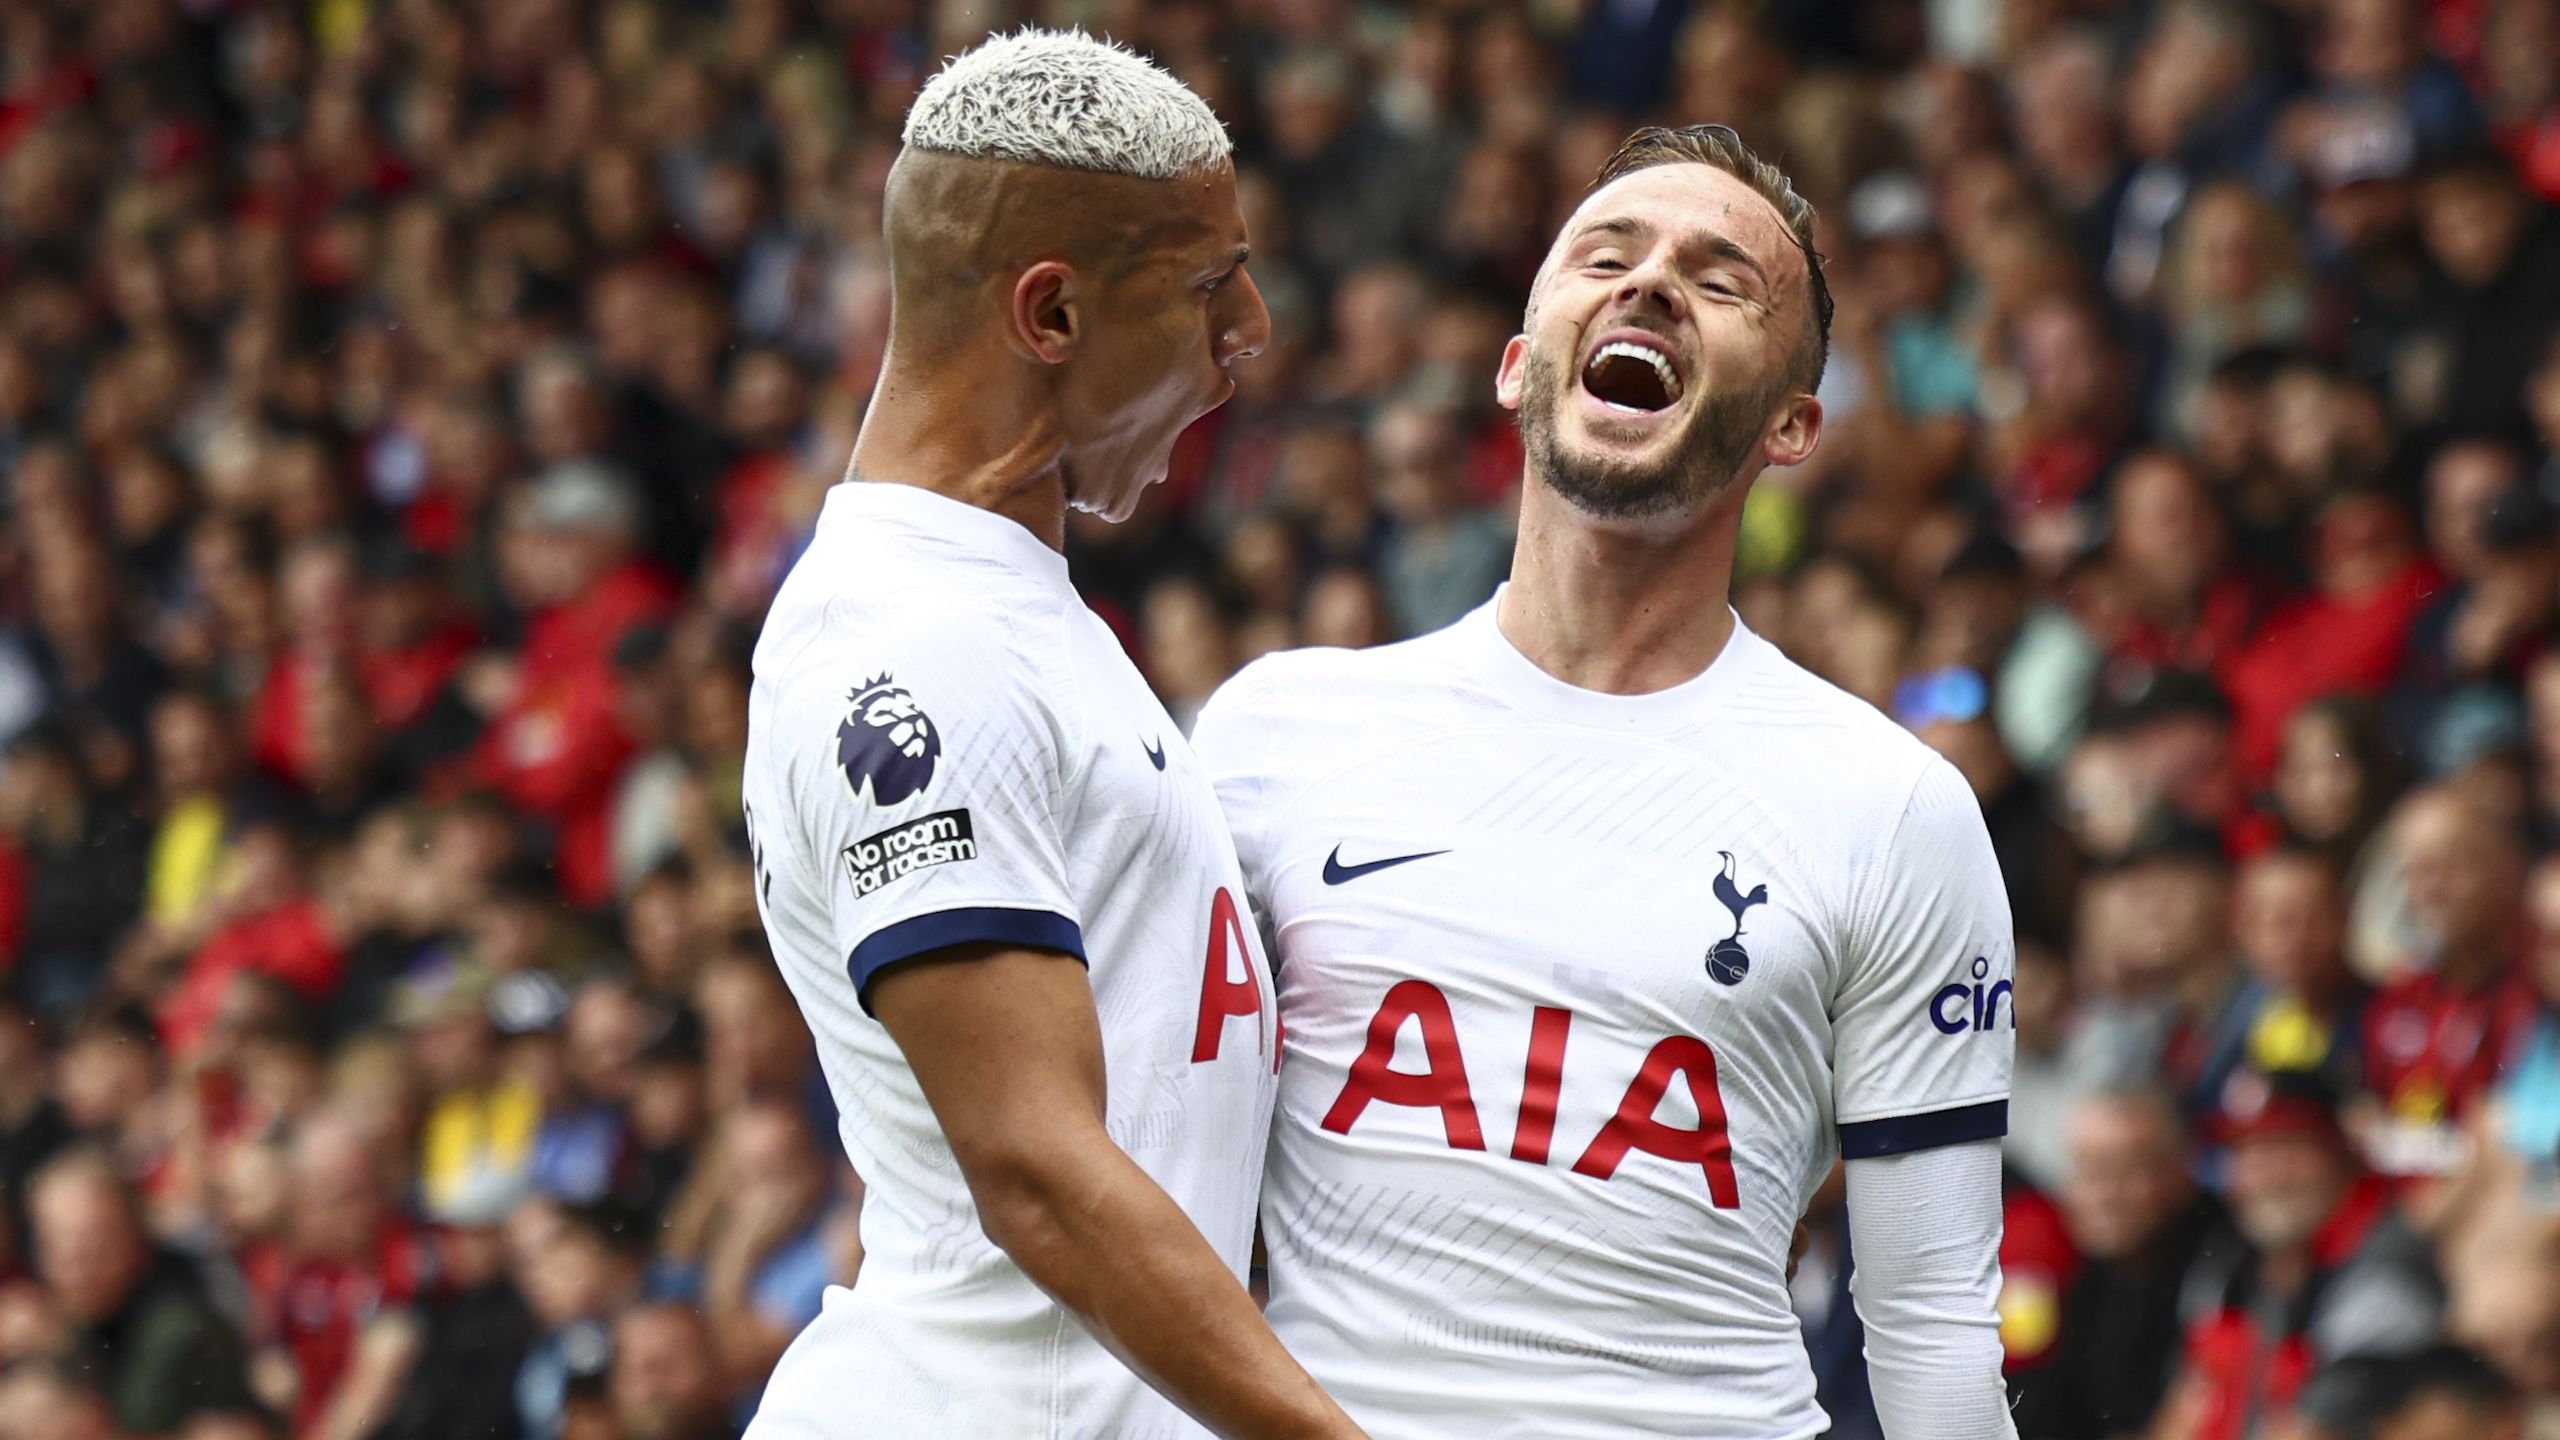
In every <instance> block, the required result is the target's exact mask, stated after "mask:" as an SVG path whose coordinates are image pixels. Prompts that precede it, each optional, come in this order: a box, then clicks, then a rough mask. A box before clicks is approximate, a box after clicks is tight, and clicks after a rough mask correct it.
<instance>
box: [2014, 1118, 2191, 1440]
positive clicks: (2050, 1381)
mask: <svg viewBox="0 0 2560 1440" xmlns="http://www.w3.org/2000/svg"><path fill="white" fill-rule="evenodd" d="M2185 1139H2186V1137H2185V1132H2184V1127H2183V1125H2182V1124H2181V1122H2180V1121H2179V1118H2178V1112H2177V1107H2176V1105H2175V1103H2174V1102H2173V1101H2172V1100H2171V1098H2170V1097H2169V1096H2167V1095H2164V1094H2161V1093H2159V1092H2156V1091H2122V1092H2116V1093H2112V1094H2104V1095H2097V1096H2093V1097H2091V1098H2090V1099H2088V1100H2086V1101H2083V1102H2082V1103H2081V1104H2080V1105H2079V1106H2078V1108H2077V1109H2076V1110H2075V1111H2074V1112H2073V1114H2072V1120H2071V1176H2070V1180H2069V1183H2067V1184H2066V1185H2064V1186H2063V1188H2062V1191H2061V1198H2062V1207H2063V1214H2064V1216H2065V1218H2066V1219H2067V1220H2068V1222H2069V1225H2070V1230H2071V1239H2072V1243H2073V1244H2075V1245H2076V1246H2078V1247H2079V1251H2080V1255H2081V1258H2082V1265H2081V1269H2080V1272H2079V1275H2078V1276H2077V1277H2076V1278H2075V1279H2074V1280H2073V1281H2072V1283H2071V1288H2070V1290H2069V1291H2068V1292H2067V1293H2066V1294H2065V1296H2064V1298H2063V1302H2062V1303H2063V1313H2062V1326H2061V1330H2062V1336H2063V1353H2062V1356H2061V1358H2060V1360H2059V1361H2058V1363H2057V1364H2056V1365H2055V1367H2054V1368H2053V1370H2052V1371H2051V1372H2050V1373H2049V1374H2048V1375H2047V1376H2046V1377H2045V1379H2044V1382H2043V1384H2042V1386H2041V1387H2039V1388H2037V1389H2031V1390H2030V1391H2029V1392H2028V1393H2029V1396H2030V1399H2029V1401H2028V1402H2027V1403H2029V1404H2032V1405H2035V1406H2036V1407H2037V1410H2038V1412H2039V1414H2040V1415H2042V1416H2043V1417H2045V1418H2044V1419H2043V1423H2042V1424H2041V1425H2040V1426H2038V1427H2037V1430H2038V1433H2042V1434H2050V1435H2055V1436H2087V1437H2097V1440H2106V1437H2114V1436H2123V1435H2142V1434H2147V1433H2149V1431H2150V1427H2151V1422H2152V1417H2153V1416H2154V1414H2155V1413H2156V1412H2157V1411H2158V1409H2159V1406H2160V1402H2161V1399H2162V1397H2163V1396H2164V1395H2166V1394H2167V1393H2168V1389H2169V1386H2170V1382H2171V1381H2172V1380H2173V1379H2174V1378H2175V1377H2176V1375H2177V1373H2178V1361H2179V1358H2180V1346H2181V1334H2180V1323H2179V1322H2180V1316H2179V1310H2178V1306H2179V1300H2180V1294H2181V1291H2182V1289H2183V1287H2184V1285H2185V1283H2186V1279H2187V1275H2188V1273H2189V1271H2190V1270H2192V1269H2194V1268H2195V1267H2196V1266H2197V1265H2198V1264H2199V1263H2210V1261H2209V1260H2208V1258H2207V1257H2208V1256H2209V1255H2219V1254H2220V1253H2222V1252H2223V1251H2226V1250H2228V1249H2229V1248H2230V1247H2231V1246H2232V1245H2233V1244H2234V1243H2235V1242H2234V1241H2233V1239H2232V1237H2231V1236H2230V1235H2229V1231H2228V1221H2227V1220H2226V1219H2225V1218H2224V1216H2223V1214H2222V1207H2221V1205H2220V1203H2219V1202H2217V1201H2216V1200H2215V1199H2214V1198H2213V1197H2212V1196H2211V1194H2209V1193H2207V1192H2204V1191H2201V1190H2199V1189H2198V1188H2197V1186H2196V1184H2195V1182H2194V1181H2193V1180H2192V1179H2191V1178H2190V1177H2189V1176H2188V1173H2187V1169H2186V1166H2185V1165H2184V1164H2183V1163H2182V1156H2183V1153H2184V1150H2185Z"/></svg>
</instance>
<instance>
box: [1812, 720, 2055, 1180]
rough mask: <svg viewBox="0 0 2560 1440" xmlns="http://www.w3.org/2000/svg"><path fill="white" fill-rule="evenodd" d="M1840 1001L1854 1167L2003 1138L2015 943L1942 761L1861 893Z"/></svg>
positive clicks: (1986, 841)
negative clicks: (1866, 1160) (1869, 1161)
mask: <svg viewBox="0 0 2560 1440" xmlns="http://www.w3.org/2000/svg"><path fill="white" fill-rule="evenodd" d="M1860 893H1861V900H1862V902H1863V908H1864V909H1865V912H1866V913H1865V914H1863V915H1861V916H1860V917H1858V918H1857V920H1856V921H1855V923H1854V924H1853V927H1852V929H1851V932H1850V933H1851V937H1852V944H1851V947H1850V953H1849V955H1848V956H1847V959H1846V962H1845V965H1844V973H1843V975H1842V978H1841V984H1840V988H1839V991H1838V993H1837V994H1836V995H1835V996H1834V997H1833V1001H1832V1087H1833V1093H1832V1101H1833V1108H1834V1113H1835V1114H1836V1115H1837V1116H1838V1118H1839V1126H1840V1150H1841V1153H1842V1154H1843V1155H1845V1156H1847V1157H1848V1158H1850V1159H1853V1160H1854V1159H1861V1158H1868V1157H1873V1156H1878V1155H1895V1154H1902V1153H1905V1152H1908V1151H1913V1150H1927V1149H1932V1148H1935V1147H1937V1146H1940V1145H1953V1144H1959V1143H1962V1142H1964V1141H1968V1140H1985V1139H1991V1138H1995V1137H1997V1136H2000V1135H2004V1134H2006V1133H2007V1132H2008V1109H2009V1105H2008V1102H2009V1066H2010V1062H2011V1058H2012V1055H2013V1053H2014V1051H2015V1048H2016V1040H2017V1023H2018V1022H2017V1002H2016V999H2015V997H2014V993H2013V986H2012V981H2011V975H2012V973H2013V971H2014V970H2015V968H2016V965H2015V958H2016V953H2017V951H2016V941H2015V938H2014V937H2013V935H2012V934H2011V931H2010V925H2009V901H2008V896H2007V894H2006V892H2005V891H2004V890H2003V888H2002V886H2001V883H2000V864H1999V860H1998V859H1997V858H1996V857H1995V856H1994V855H1993V853H1992V850H1991V837H1990V834H1989V833H1988V832H1987V831H1986V830H1984V828H1983V824H1982V811H1981V807H1980V806H1979V805H1978V804H1977V803H1976V802H1975V800H1974V797H1973V791H1972V790H1971V788H1970V787H1968V786H1967V785H1966V784H1965V781H1964V777H1963V776H1962V775H1960V774H1958V773H1957V771H1956V769H1955V767H1954V766H1952V765H1949V764H1947V763H1946V762H1945V761H1943V760H1933V761H1932V762H1931V763H1930V766H1929V769H1928V771H1927V773H1926V774H1924V775H1923V776H1922V777H1921V779H1920V782H1919V784H1918V785H1917V786H1916V787H1914V789H1913V791H1912V794H1911V798H1910V801H1909V803H1908V804H1907V806H1906V807H1905V809H1904V811H1903V814H1902V819H1901V822H1900V824H1899V825H1898V826H1896V828H1895V831H1894V833H1893V835H1892V837H1891V838H1890V840H1889V841H1888V842H1887V846H1886V849H1885V851H1884V852H1883V854H1882V855H1881V856H1880V857H1878V859H1877V860H1876V861H1875V862H1874V867H1873V870H1872V872H1871V873H1870V875H1869V876H1868V879H1867V883H1866V884H1865V885H1864V886H1863V887H1862V889H1861V892H1860Z"/></svg>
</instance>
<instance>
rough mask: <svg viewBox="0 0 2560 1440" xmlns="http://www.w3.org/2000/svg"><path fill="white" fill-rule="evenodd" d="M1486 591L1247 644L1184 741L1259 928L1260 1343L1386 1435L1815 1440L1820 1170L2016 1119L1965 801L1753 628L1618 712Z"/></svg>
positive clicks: (1995, 879)
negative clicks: (1809, 1239) (1391, 632)
mask: <svg viewBox="0 0 2560 1440" xmlns="http://www.w3.org/2000/svg"><path fill="white" fill-rule="evenodd" d="M1498 603H1499V602H1498V599H1497V601H1496V602H1495V603H1494V604H1488V605H1486V606H1485V607H1483V608H1481V609H1479V610H1477V611H1476V612H1475V613H1473V614H1472V615H1469V616H1468V617H1467V618H1466V619H1464V620H1461V621H1460V622H1458V623H1457V624H1456V625H1454V626H1452V627H1450V628H1448V629H1446V630H1443V631H1440V632H1438V633H1436V634H1433V635H1429V636H1425V637H1423V638H1421V639H1418V640H1414V641H1410V642H1407V643H1405V644H1401V645H1391V646H1385V647H1382V648H1379V649H1375V650H1366V651H1357V652H1353V651H1342V650H1308V651H1297V652H1292V653H1286V654H1280V655H1273V656H1269V657H1266V658H1265V659H1263V660H1261V661H1258V662H1256V663H1255V664H1253V665H1251V666H1249V667H1247V668H1246V669H1245V670H1244V671H1243V672H1242V673H1241V674H1239V675H1238V676H1237V677H1236V678H1235V679H1234V680H1232V681H1230V682H1229V683H1228V684H1227V686H1226V687H1225V688H1224V689H1222V690H1221V691H1219V693H1218V694H1217V695H1216V696H1215V697H1214V698H1213V699H1212V700H1211V702H1210V704H1209V706H1208V708H1207V709H1206V710H1205V711H1204V712H1203V713H1202V715H1201V718H1200V721H1199V723H1198V726H1197V728H1196V730H1195V732H1194V735H1193V741H1194V743H1195V745H1197V746H1198V748H1199V751H1200V754H1201V755H1202V756H1203V757H1204V759H1205V760H1206V762H1207V763H1208V765H1209V767H1210V769H1211V771H1212V773H1213V774H1214V775H1215V777H1216V780H1217V786H1218V794H1219V798H1220V800H1221V802H1222V803H1223V804H1224V805H1225V807H1226V811H1227V816H1228V820H1229V823H1230V824H1231V825H1232V827H1233V829H1234V831H1235V836H1236V844H1237V849H1238V851H1239V852H1240V853H1241V854H1242V856H1243V858H1244V869H1245V880H1246V884H1247V886H1248V888H1249V889H1250V890H1251V891H1252V892H1253V896H1254V899H1255V901H1256V903H1257V905H1258V906H1259V907H1260V909H1261V911H1262V913H1263V916H1264V918H1265V920H1266V922H1267V923H1268V924H1269V925H1270V927H1271V929H1272V933H1273V934H1274V935H1275V936H1276V937H1277V939H1276V946H1275V953H1276V956H1277V961H1278V967H1279V968H1278V985H1277V988H1278V992H1279V997H1280V1010H1281V1017H1282V1020H1283V1022H1284V1033H1285V1035H1286V1037H1287V1038H1286V1041H1285V1044H1284V1055H1285V1058H1284V1060H1283V1063H1282V1066H1281V1072H1280V1114H1279V1118H1278V1121H1277V1122H1276V1133H1275V1135H1274V1137H1273V1141H1272V1159H1271V1166H1270V1172H1269V1174H1268V1176H1267V1177H1266V1180H1265V1187H1266V1188H1265V1192H1264V1200H1263V1204H1264V1210H1263V1233H1264V1244H1265V1247H1266V1248H1267V1250H1268V1252H1269V1257H1270V1269H1271V1290H1272V1303H1271V1307H1270V1316H1271V1321H1272V1324H1273V1326H1274V1328H1275V1329H1277V1330H1278V1331H1279V1333H1280V1336H1281V1338H1282V1339H1283V1340H1284V1341H1286V1342H1287V1344H1288V1345H1289V1348H1290V1349H1291V1351H1292V1352H1294V1353H1295V1354H1296V1355H1297V1356H1298V1358H1299V1359H1300V1360H1301V1361H1302V1362H1304V1363H1305V1365H1306V1366H1307V1368H1308V1369H1309V1370H1310V1371H1311V1372H1312V1373H1313V1374H1314V1375H1315V1377H1316V1379H1317V1380H1318V1381H1319V1382H1321V1383H1322V1384H1323V1385H1324V1386H1325V1388H1326V1389H1328V1390H1330V1391H1331V1392H1332V1393H1333V1394H1334V1395H1335V1396H1336V1397H1337V1398H1338V1399H1340V1400H1341V1402H1342V1404H1343V1405H1344V1407H1345V1408H1346V1409H1348V1410H1349V1411H1350V1412H1351V1415H1352V1417H1353V1418H1354V1419H1356V1420H1358V1421H1359V1422H1360V1423H1361V1424H1362V1425H1364V1426H1365V1427H1367V1429H1368V1431H1369V1433H1370V1434H1371V1435H1373V1436H1375V1437H1377V1440H1438V1437H1447V1436H1457V1435H1464V1436H1467V1437H1469V1440H1496V1437H1521V1440H1529V1437H1535V1440H1575V1437H1592V1440H1600V1437H1619V1436H1626V1435H1679V1436H1711V1437H1715V1440H1782V1437H1799V1436H1813V1435H1819V1434H1821V1433H1822V1432H1823V1430H1824V1429H1825V1428H1826V1420H1825V1417H1824V1416H1823V1413H1822V1410H1821V1408H1820V1407H1819V1406H1818V1405H1816V1404H1815V1402H1814V1380H1813V1375H1812V1372H1811V1369H1810V1366H1809V1364H1808V1362H1807V1360H1806V1357H1805V1352H1804V1346H1803V1342H1802V1339H1801V1335H1800V1332H1799V1330H1798V1326H1797V1322H1796V1318H1795V1316H1794V1314H1793V1312H1792V1310H1791V1309H1790V1307H1789V1303H1788V1292H1787V1284H1786V1278H1785V1271H1786V1257H1787V1247H1788V1242H1789V1240H1790V1238H1791V1237H1792V1235H1793V1233H1794V1229H1795V1224H1796V1221H1797V1219H1798V1217H1799V1216H1800V1215H1801V1214H1802V1213H1803V1210H1804V1207H1805V1204H1806V1202H1807V1201H1808V1199H1809V1198H1810V1197H1811V1195H1812V1193H1813V1191H1814V1189H1815V1187H1816V1186H1817V1185H1818V1184H1819V1183H1820V1182H1821V1181H1822V1179H1823V1178H1824V1176H1825V1175H1826V1174H1827V1173H1828V1171H1829V1169H1830V1166H1831V1163H1832V1159H1833V1156H1834V1155H1835V1154H1839V1153H1846V1154H1848V1155H1849V1156H1850V1157H1852V1158H1853V1159H1854V1158H1856V1157H1860V1156H1875V1155H1888V1154H1894V1153H1897V1152H1901V1151H1907V1150H1915V1149H1924V1148H1927V1147H1930V1146H1934V1145H1943V1144H1952V1143H1958V1142H1962V1141H1967V1140H1975V1139H1984V1138H1988V1137H1993V1136H1997V1135H1999V1134H2001V1133H2002V1131H2003V1129H2004V1128H2005V1125H2006V1117H2007V1099H2008V1091H2009V1063H2010V1052H2011V1047H2012V1042H2013V1036H2012V1034H2011V1031H2012V1029H2013V1027H2014V1024H2015V1019H2014V1006H2013V1005H2012V1003H2011V1001H2010V979H2009V977H2010V972H2011V968H2012V962H2013V949H2012V945H2013V941H2012V937H2011V934H2010V929H2009V913H2008V905H2007V901H2006V900H2005V898H2004V897H2003V894H2002V890H2001V886H2000V877H1999V871H1998V868H1997V864H1996V862H1995V861H1994V859H1993V857H1992V852H1991V845H1990V839H1989V837H1988V835H1987V834H1986V833H1985V832H1984V829H1983V824H1982V817H1981V812H1980V810H1979V809H1978V807H1977V805H1976V803H1975V801H1974V798H1973V794H1972V792H1971V790H1970V789H1968V788H1967V787H1966V785H1965V783H1964V780H1963V779H1962V777H1961V776H1959V775H1958V774H1957V773H1956V771H1955V770H1954V768H1953V767H1952V766H1950V765H1948V764H1947V763H1946V762H1945V761H1943V760H1941V759H1939V758H1938V757H1937V756H1936V755H1935V754H1933V753H1932V752H1931V751H1929V750H1928V749H1927V748H1926V747H1924V746H1923V745H1922V744H1921V743H1920V742H1919V741H1918V740H1917V739H1915V738H1913V737H1912V736H1911V735H1910V734H1908V733H1906V732H1905V731H1903V730H1902V729H1901V728H1899V727H1898V726H1896V725H1894V724H1893V723H1892V722H1890V721H1888V720H1886V719H1885V718H1884V717H1883V716H1881V715H1879V714H1878V713H1877V712H1876V711H1875V710H1874V709H1872V708H1871V707H1869V706H1867V705H1866V704H1864V703H1862V702H1860V701H1858V700H1855V699H1853V698H1851V697H1849V696H1848V695H1846V694H1844V693H1842V692H1841V691H1839V690H1836V689H1834V688H1832V687H1831V686H1829V685H1827V684H1825V683H1823V682H1822V681H1820V680H1817V679H1815V678H1814V677H1813V676H1811V675H1809V674H1807V673H1806V672H1805V671H1803V670H1801V669H1799V668H1798V667H1797V666H1795V665H1794V664H1792V663H1790V662H1789V661H1788V660H1787V659H1786V658H1785V657H1783V656H1782V655H1780V654H1779V653H1778V651H1777V650H1776V649H1775V648H1774V647H1773V646H1771V645H1770V644H1768V642H1766V641H1764V640H1762V639H1761V638H1760V637H1758V636H1756V635H1754V634H1752V633H1751V632H1750V631H1749V630H1747V629H1744V628H1742V627H1741V625H1740V622H1739V621H1737V622H1736V626H1735V630H1734V634H1733V639H1732V641H1731V643H1729V644H1728V645H1726V646H1725V648H1724V651H1723V653H1722V654H1721V655H1720V656H1718V658H1717V659H1716V661H1715V663H1714V664H1713V665H1711V666H1709V667H1708V668H1707V670H1706V671H1705V672H1704V673H1702V674H1700V675H1699V676H1697V677H1696V678H1695V679H1692V680H1690V681H1688V682H1686V683H1684V684H1681V685H1679V686H1676V687H1673V688H1671V689H1668V690H1663V691H1659V692H1656V693H1653V694H1648V695H1637V696H1616V695H1605V694H1597V693H1594V692H1591V691H1586V690H1581V689H1577V688H1575V687H1573V686H1570V685H1567V684H1565V683H1563V682H1561V681H1559V680H1556V679H1555V678H1553V677H1551V676H1549V675H1547V674H1546V673H1545V672H1543V671H1541V670H1539V669H1538V668H1537V667H1536V666H1535V665H1534V664H1532V663H1531V662H1530V661H1529V660H1528V659H1526V658H1525V657H1523V656H1522V655H1521V654H1520V653H1519V652H1518V651H1517V650H1515V649H1514V648H1512V646H1511V644H1510V643H1509V641H1507V640H1506V639H1505V638H1504V637H1503V635H1502V633H1501V630H1500V629H1499V627H1498V626H1497V625H1496V623H1495V619H1494V614H1495V604H1498Z"/></svg>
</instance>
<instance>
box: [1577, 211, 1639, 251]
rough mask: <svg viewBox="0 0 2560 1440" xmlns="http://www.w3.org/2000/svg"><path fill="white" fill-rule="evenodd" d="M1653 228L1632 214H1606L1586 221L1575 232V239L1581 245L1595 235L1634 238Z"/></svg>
mask: <svg viewBox="0 0 2560 1440" xmlns="http://www.w3.org/2000/svg"><path fill="white" fill-rule="evenodd" d="M1652 229H1653V227H1652V226H1650V225H1647V224H1646V223H1644V222H1643V221H1641V220H1637V219H1634V218H1633V217H1630V216H1626V215H1604V216H1602V217H1600V218H1599V219H1597V220H1589V221H1585V222H1584V223H1583V224H1582V226H1581V227H1580V228H1579V229H1577V230H1575V231H1574V232H1573V241H1574V243H1575V244H1577V245H1579V244H1581V243H1582V242H1583V241H1585V240H1588V239H1590V238H1591V237H1592V236H1594V235H1625V236H1628V237H1631V238H1632V237H1635V236H1641V235H1645V234H1648V233H1650V232H1651V231H1652Z"/></svg>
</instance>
